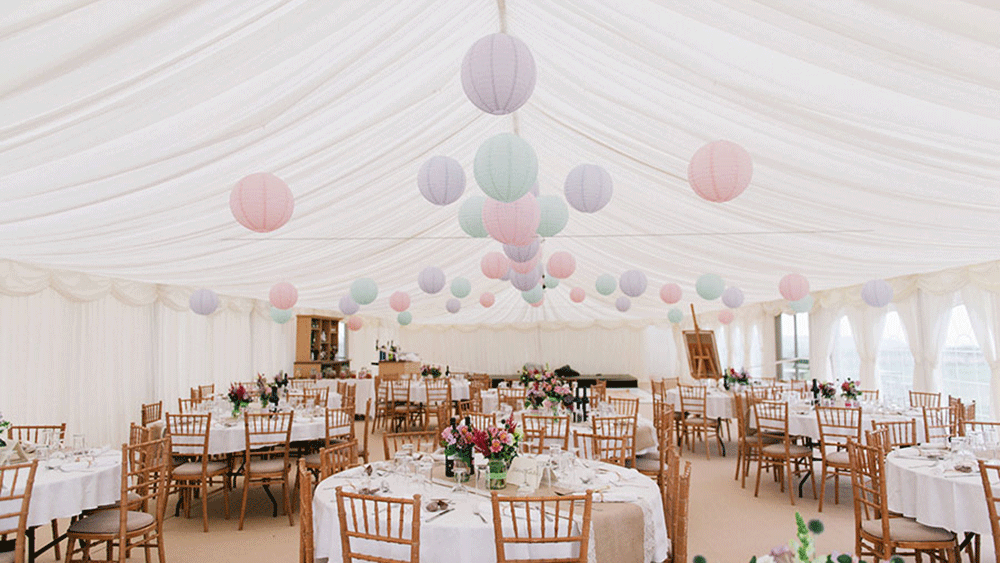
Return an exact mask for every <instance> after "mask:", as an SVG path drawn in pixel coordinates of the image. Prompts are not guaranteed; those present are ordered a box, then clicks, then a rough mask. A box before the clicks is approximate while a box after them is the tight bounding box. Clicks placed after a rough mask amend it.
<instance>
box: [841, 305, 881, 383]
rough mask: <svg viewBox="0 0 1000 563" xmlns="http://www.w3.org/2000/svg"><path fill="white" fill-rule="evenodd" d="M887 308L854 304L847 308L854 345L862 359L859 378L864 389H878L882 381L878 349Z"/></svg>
mask: <svg viewBox="0 0 1000 563" xmlns="http://www.w3.org/2000/svg"><path fill="white" fill-rule="evenodd" d="M885 314H886V308H885V307H880V308H875V307H869V306H868V305H854V306H851V307H848V308H847V321H848V322H849V323H851V333H852V334H853V335H854V345H855V347H856V348H857V350H858V356H859V357H860V359H861V364H860V370H859V373H858V378H859V379H860V380H861V381H860V387H861V388H862V389H878V388H879V386H880V383H881V382H880V381H879V380H878V374H877V373H876V370H875V364H876V363H878V349H879V346H880V345H881V343H882V331H883V330H884V329H885Z"/></svg>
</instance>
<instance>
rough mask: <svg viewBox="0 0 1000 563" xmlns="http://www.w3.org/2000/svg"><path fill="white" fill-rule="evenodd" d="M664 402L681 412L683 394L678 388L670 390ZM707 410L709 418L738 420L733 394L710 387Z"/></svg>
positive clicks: (706, 401)
mask: <svg viewBox="0 0 1000 563" xmlns="http://www.w3.org/2000/svg"><path fill="white" fill-rule="evenodd" d="M663 401H664V402H666V403H669V404H671V405H673V406H674V410H675V411H677V412H681V392H680V391H679V390H677V389H676V388H675V389H668V390H667V392H666V393H664V395H663ZM705 410H706V411H707V412H706V413H705V414H706V415H707V416H708V418H736V414H735V413H736V401H735V400H734V399H733V394H732V393H730V392H728V391H720V390H718V389H715V388H712V387H710V388H708V391H707V392H706V394H705Z"/></svg>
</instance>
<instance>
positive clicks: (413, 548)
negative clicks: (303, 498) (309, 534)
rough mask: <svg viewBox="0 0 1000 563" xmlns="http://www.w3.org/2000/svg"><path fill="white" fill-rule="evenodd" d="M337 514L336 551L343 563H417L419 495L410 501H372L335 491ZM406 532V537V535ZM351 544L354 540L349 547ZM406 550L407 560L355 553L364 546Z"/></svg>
mask: <svg viewBox="0 0 1000 563" xmlns="http://www.w3.org/2000/svg"><path fill="white" fill-rule="evenodd" d="M337 511H338V513H339V514H340V547H341V550H342V555H343V561H344V563H353V562H354V560H355V556H359V560H361V561H377V562H379V563H392V562H396V563H418V562H419V561H420V495H413V498H412V499H405V498H390V497H376V496H371V495H360V494H355V493H348V492H346V491H344V490H343V488H342V487H337ZM407 532H409V533H407ZM351 540H356V541H355V542H354V543H352V541H351ZM369 541H371V542H379V543H388V544H391V545H394V546H408V547H409V548H410V557H409V559H389V558H385V557H372V556H371V555H368V556H367V557H366V556H365V551H363V550H356V549H357V548H359V547H363V546H364V544H366V543H367V542H369Z"/></svg>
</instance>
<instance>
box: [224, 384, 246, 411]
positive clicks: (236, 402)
mask: <svg viewBox="0 0 1000 563" xmlns="http://www.w3.org/2000/svg"><path fill="white" fill-rule="evenodd" d="M228 397H229V402H230V403H232V404H233V410H239V409H242V408H243V407H245V406H247V405H249V404H250V400H251V399H250V392H249V391H247V388H246V387H244V386H242V385H236V384H235V383H234V384H232V385H230V386H229V395H228Z"/></svg>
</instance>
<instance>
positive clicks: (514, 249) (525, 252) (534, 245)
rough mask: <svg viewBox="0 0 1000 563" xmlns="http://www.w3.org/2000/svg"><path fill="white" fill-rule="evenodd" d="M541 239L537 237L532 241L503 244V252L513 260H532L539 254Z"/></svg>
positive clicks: (522, 261)
mask: <svg viewBox="0 0 1000 563" xmlns="http://www.w3.org/2000/svg"><path fill="white" fill-rule="evenodd" d="M540 244H541V240H540V239H539V238H538V237H535V239H534V240H532V241H531V242H530V243H528V244H525V245H522V246H515V245H513V244H505V245H503V253H504V254H506V255H507V258H510V260H511V261H512V262H521V263H524V262H530V261H531V259H532V258H534V257H535V256H537V255H538V249H539V247H540Z"/></svg>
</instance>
